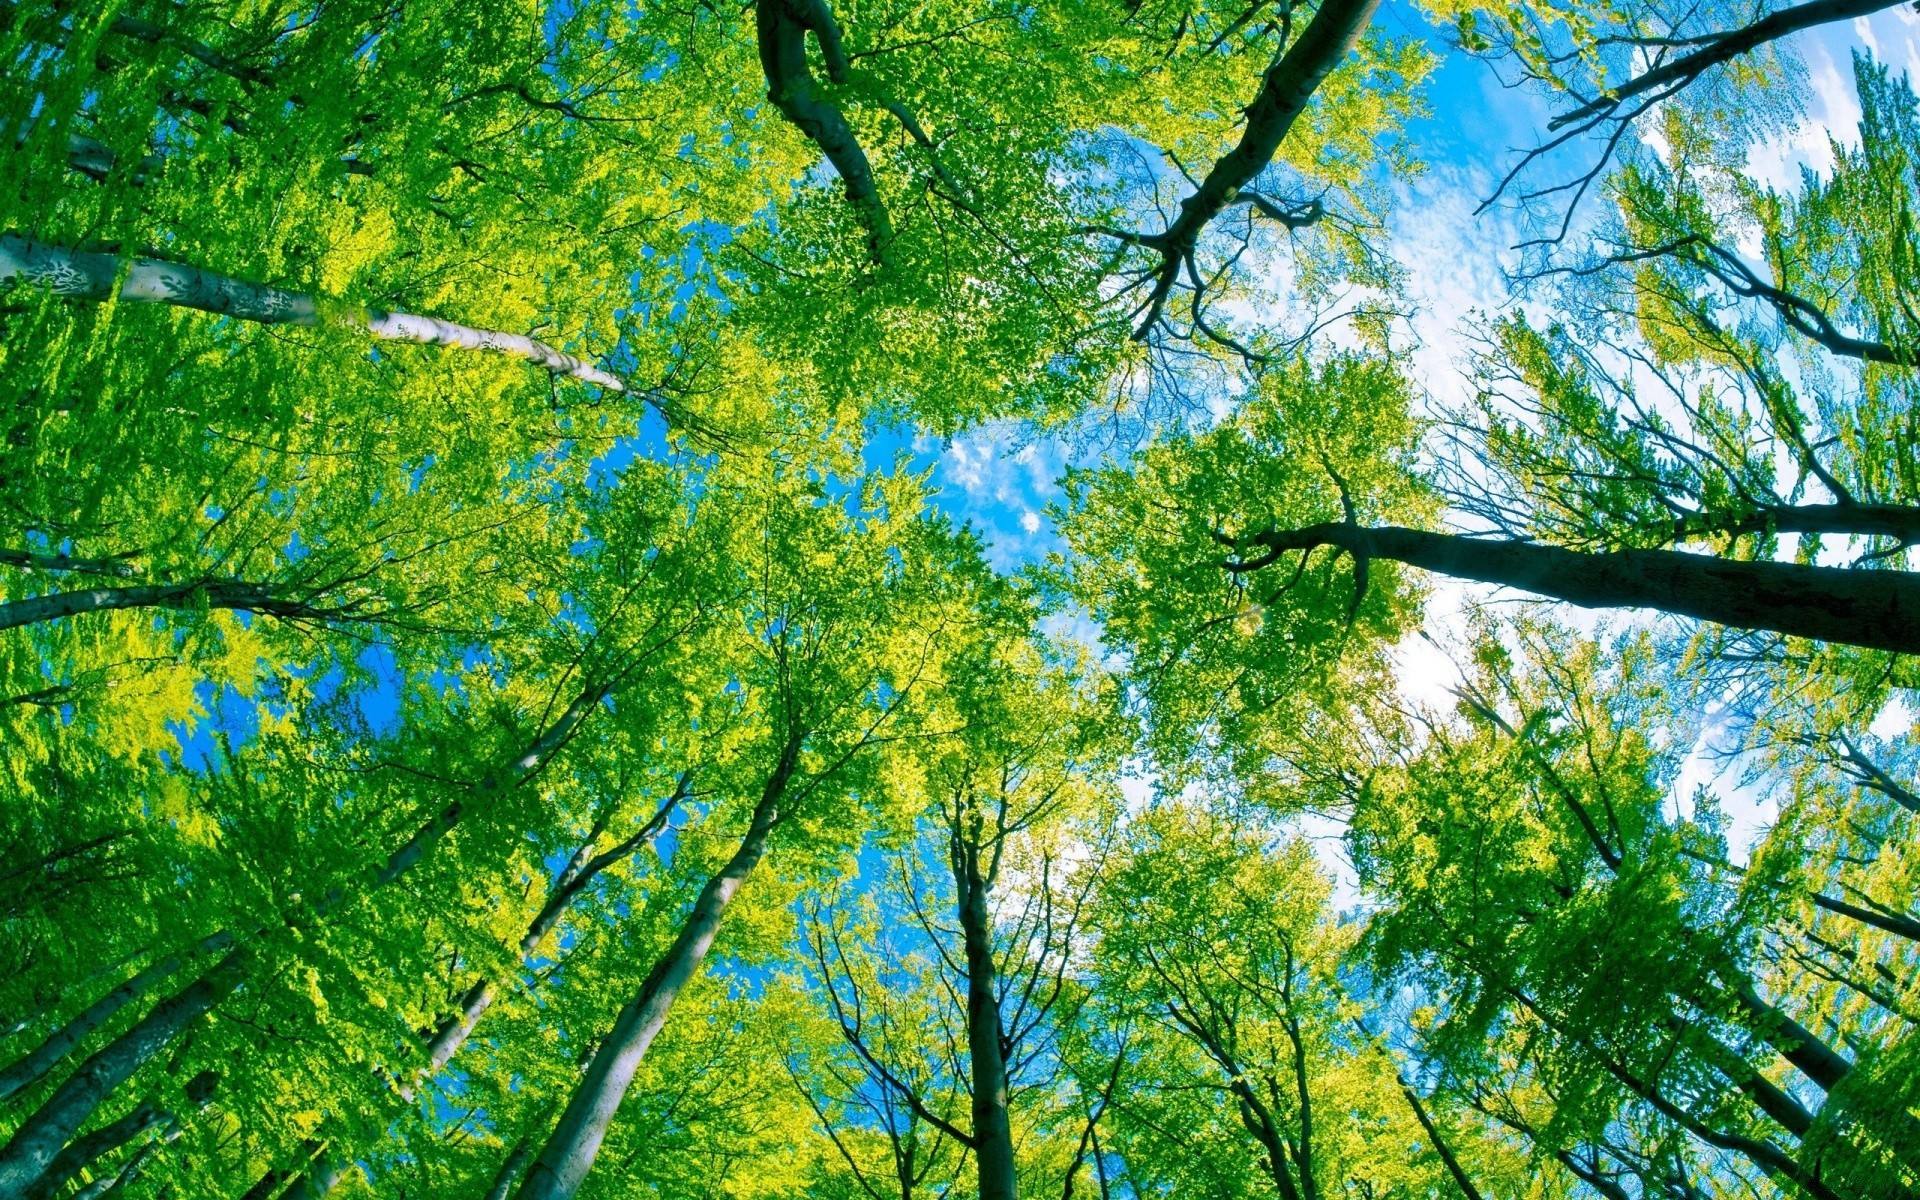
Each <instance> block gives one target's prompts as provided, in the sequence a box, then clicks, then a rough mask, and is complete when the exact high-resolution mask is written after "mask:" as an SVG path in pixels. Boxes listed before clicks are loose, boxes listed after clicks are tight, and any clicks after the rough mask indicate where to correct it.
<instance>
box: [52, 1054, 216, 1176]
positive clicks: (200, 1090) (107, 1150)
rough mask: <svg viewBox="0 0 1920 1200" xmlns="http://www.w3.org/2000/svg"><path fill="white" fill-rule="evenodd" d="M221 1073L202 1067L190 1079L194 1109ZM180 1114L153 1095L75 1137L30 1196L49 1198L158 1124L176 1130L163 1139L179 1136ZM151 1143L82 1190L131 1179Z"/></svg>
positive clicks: (190, 1100)
mask: <svg viewBox="0 0 1920 1200" xmlns="http://www.w3.org/2000/svg"><path fill="white" fill-rule="evenodd" d="M219 1082H220V1077H219V1075H217V1074H215V1073H214V1072H212V1071H202V1072H201V1073H200V1074H198V1075H196V1076H194V1077H193V1079H191V1080H189V1081H188V1083H187V1086H186V1094H187V1101H188V1103H190V1104H192V1105H193V1106H194V1110H195V1111H198V1110H200V1109H204V1108H205V1107H206V1106H207V1105H208V1104H209V1103H210V1102H211V1101H212V1100H213V1092H214V1089H215V1088H216V1087H217V1086H219ZM179 1125H180V1121H179V1118H178V1117H176V1116H175V1115H174V1114H173V1113H170V1112H167V1111H165V1110H163V1109H161V1108H160V1107H159V1105H158V1104H157V1103H155V1102H154V1101H153V1100H152V1099H151V1098H149V1099H146V1100H142V1101H141V1102H140V1103H139V1104H138V1105H136V1106H134V1110H133V1111H132V1112H130V1113H128V1114H127V1115H126V1116H124V1117H121V1118H120V1119H119V1120H117V1121H113V1122H111V1123H109V1124H107V1125H103V1126H101V1127H100V1128H99V1129H96V1130H94V1131H93V1132H92V1133H89V1134H87V1135H85V1136H84V1137H80V1138H76V1139H74V1142H73V1144H72V1145H70V1146H68V1147H67V1148H66V1149H65V1150H62V1151H61V1152H60V1153H59V1154H58V1155H56V1156H54V1160H53V1161H52V1162H51V1163H49V1164H48V1165H47V1170H46V1172H45V1173H44V1174H42V1175H41V1176H40V1179H39V1181H38V1182H37V1183H35V1184H34V1185H33V1186H32V1187H30V1188H28V1189H27V1192H26V1195H27V1197H28V1200H46V1197H48V1196H51V1195H53V1193H54V1192H55V1191H57V1190H58V1189H59V1188H60V1186H61V1185H62V1184H64V1183H66V1182H67V1181H68V1180H69V1179H72V1178H73V1177H74V1176H75V1175H78V1174H79V1173H80V1172H81V1171H82V1170H84V1169H86V1168H87V1167H90V1166H92V1165H93V1164H95V1163H97V1162H99V1161H100V1160H101V1159H102V1158H105V1157H106V1156H107V1155H109V1154H111V1153H113V1152H114V1151H115V1150H118V1149H119V1148H120V1147H122V1146H124V1145H126V1144H127V1143H128V1142H131V1141H132V1140H133V1139H135V1138H137V1137H139V1136H140V1135H141V1134H144V1133H146V1132H147V1131H148V1130H149V1129H154V1128H162V1127H166V1128H171V1129H172V1130H173V1132H172V1133H171V1135H169V1136H168V1137H165V1138H163V1139H162V1140H170V1139H171V1138H172V1137H178V1136H179V1132H178V1131H179ZM153 1145H154V1143H151V1142H150V1143H148V1145H147V1146H146V1147H145V1148H144V1149H143V1151H142V1152H141V1153H139V1154H136V1155H134V1156H133V1157H132V1158H130V1159H129V1160H128V1161H127V1162H126V1163H125V1164H123V1165H122V1167H121V1169H120V1170H118V1171H116V1172H113V1173H112V1174H110V1175H103V1176H102V1177H101V1178H100V1179H97V1180H95V1181H94V1182H93V1183H92V1184H90V1185H88V1186H87V1187H84V1188H82V1189H81V1193H80V1194H85V1193H87V1192H92V1193H94V1194H96V1195H97V1194H99V1193H101V1192H104V1191H106V1190H108V1188H110V1187H112V1186H115V1185H117V1184H118V1183H119V1182H120V1181H121V1180H123V1179H127V1180H130V1179H131V1175H130V1174H129V1172H131V1173H132V1174H135V1175H137V1174H138V1172H139V1166H138V1164H139V1163H142V1162H144V1161H145V1158H146V1151H150V1150H152V1148H153Z"/></svg>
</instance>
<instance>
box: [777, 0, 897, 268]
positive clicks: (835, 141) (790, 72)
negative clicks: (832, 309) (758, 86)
mask: <svg viewBox="0 0 1920 1200" xmlns="http://www.w3.org/2000/svg"><path fill="white" fill-rule="evenodd" d="M754 18H755V34H756V36H757V38H758V42H759V48H760V69H761V72H762V73H763V74H764V75H765V76H766V79H767V99H769V100H771V101H772V102H773V106H774V107H775V108H778V109H779V110H780V112H781V114H782V115H784V116H785V117H786V118H787V120H789V121H791V122H793V124H794V127H795V128H797V129H799V130H800V132H801V133H803V134H805V135H806V136H807V139H808V140H809V141H811V142H813V144H814V145H816V146H818V147H820V151H821V153H823V154H825V155H826V156H827V161H828V162H830V163H832V164H833V169H834V170H835V171H837V172H839V174H840V182H841V184H842V185H844V186H845V188H846V190H847V203H848V204H849V205H851V206H852V208H853V212H854V216H855V217H856V218H858V220H859V221H860V224H861V225H863V226H865V227H866V230H867V255H868V257H869V258H871V259H872V260H873V261H874V262H876V263H880V262H885V261H886V256H887V246H888V244H889V243H890V242H891V241H892V240H893V224H892V221H891V220H890V218H889V217H888V215H887V206H886V204H885V203H883V202H882V201H881V199H880V190H879V188H878V187H877V186H876V185H875V184H874V181H873V166H872V164H870V163H869V162H868V161H867V153H866V151H865V150H862V149H861V148H860V141H859V139H858V138H856V137H854V135H853V129H852V127H851V126H849V125H848V124H847V118H846V117H845V116H844V115H843V114H842V113H841V112H840V109H839V108H838V106H836V105H835V104H834V103H833V101H831V100H829V99H827V98H826V97H824V96H822V95H821V94H820V85H819V84H818V83H817V82H815V80H814V78H813V71H812V70H811V68H809V67H808V66H807V31H808V30H809V29H811V30H812V31H813V33H814V36H815V37H816V38H817V39H818V40H819V42H820V49H821V57H822V58H823V59H825V61H826V64H827V76H828V78H829V79H831V80H832V81H833V82H834V83H845V82H846V81H847V59H846V55H845V54H844V53H843V52H842V51H841V49H840V37H839V27H838V26H837V25H836V24H835V23H834V20H833V14H832V13H831V12H830V11H829V10H828V8H827V4H826V0H761V2H760V3H759V4H757V5H755V6H754Z"/></svg>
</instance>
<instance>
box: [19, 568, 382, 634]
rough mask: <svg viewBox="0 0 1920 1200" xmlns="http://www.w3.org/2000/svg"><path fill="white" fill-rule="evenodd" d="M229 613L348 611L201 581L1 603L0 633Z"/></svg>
mask: <svg viewBox="0 0 1920 1200" xmlns="http://www.w3.org/2000/svg"><path fill="white" fill-rule="evenodd" d="M202 605H204V606H205V607H207V608H225V609H233V610H236V611H241V612H253V613H260V614H263V615H265V616H273V617H296V618H298V617H307V618H313V619H328V618H338V617H342V616H347V615H350V613H349V612H348V611H347V610H333V609H326V608H321V607H318V606H316V605H314V604H312V603H309V602H308V601H305V600H296V599H293V598H292V597H290V596H286V595H284V594H281V593H280V592H278V591H276V590H275V588H274V587H273V585H272V584H265V583H246V582H243V581H241V580H238V579H202V580H196V581H194V582H191V583H143V584H129V585H126V586H123V587H98V588H78V589H75V590H73V591H70V592H49V593H47V594H46V595H44V596H28V597H26V598H25V599H21V600H9V601H6V602H4V603H0V629H14V628H18V627H19V626H22V625H37V624H39V623H40V622H42V621H55V620H58V619H60V618H61V617H71V616H76V615H78V614H80V613H90V612H114V611H117V610H120V609H127V608H198V607H201V606H202Z"/></svg>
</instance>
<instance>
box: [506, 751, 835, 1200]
mask: <svg viewBox="0 0 1920 1200" xmlns="http://www.w3.org/2000/svg"><path fill="white" fill-rule="evenodd" d="M798 759H799V747H798V745H797V744H789V746H788V747H787V748H786V749H785V751H784V752H783V753H782V754H781V757H780V761H779V762H778V764H776V765H775V767H774V770H773V774H772V775H770V776H769V777H768V779H767V784H766V787H765V788H764V789H763V790H762V792H761V795H760V802H759V804H758V805H756V806H755V807H754V810H753V820H752V822H751V824H749V825H748V826H747V832H746V836H745V837H743V838H742V839H741V841H740V846H739V848H738V849H736V850H735V851H734V852H733V857H732V858H730V859H728V860H727V863H726V865H725V866H724V867H722V868H721V869H720V871H719V873H717V874H715V875H714V876H713V877H712V878H710V879H708V880H707V883H706V886H705V887H703V888H701V889H700V895H699V898H698V899H696V900H695V901H694V905H693V911H692V912H691V913H689V914H688V915H687V919H686V922H685V923H684V924H682V925H681V926H680V932H679V933H678V934H677V935H676V936H675V937H674V939H673V945H671V946H669V947H668V948H667V952H666V953H665V954H664V955H662V956H661V957H660V960H659V961H658V962H656V963H654V965H653V969H652V970H651V971H649V972H648V973H647V978H646V981H645V982H644V983H642V984H641V986H640V994H639V995H638V996H636V997H635V998H634V1000H633V1002H632V1003H630V1004H628V1005H627V1006H626V1007H625V1008H623V1009H621V1010H620V1015H619V1017H618V1018H617V1019H615V1021H614V1024H613V1030H612V1032H610V1033H609V1034H608V1035H607V1039H606V1041H604V1042H602V1043H601V1044H600V1048H599V1050H598V1051H596V1052H595V1053H594V1056H593V1061H592V1062H591V1063H589V1064H588V1065H587V1071H586V1075H585V1077H584V1078H582V1079H581V1081H580V1085H579V1086H578V1087H577V1088H575V1089H574V1092H573V1096H572V1098H571V1099H570V1100H568V1102H567V1107H566V1111H565V1112H563V1113H561V1114H560V1121H559V1124H558V1125H556V1126H555V1127H554V1131H553V1134H552V1135H551V1136H550V1137H549V1138H548V1139H547V1144H546V1145H545V1147H543V1148H542V1149H541V1151H540V1156H539V1158H537V1159H536V1160H535V1161H534V1163H533V1165H532V1167H530V1168H529V1169H528V1171H527V1177H526V1180H525V1182H523V1183H522V1184H521V1185H520V1190H519V1192H517V1193H516V1195H517V1196H518V1197H519V1200H569V1198H570V1197H572V1196H573V1194H574V1193H575V1192H577V1191H578V1190H579V1188H580V1184H581V1182H582V1181H583V1180H585V1179H586V1177H587V1172H588V1171H589V1170H590V1169H592V1167H593V1160H594V1156H595V1155H597V1154H598V1153H599V1152H600V1143H601V1141H602V1140H604V1139H605V1137H606V1135H607V1126H608V1125H609V1124H611V1123H612V1121H613V1114H614V1113H615V1111H617V1110H618V1109H619V1107H620V1101H621V1100H622V1099H623V1098H624V1097H625V1096H626V1094H627V1086H628V1085H629V1084H630V1083H632V1082H633V1075H634V1072H635V1071H636V1070H638V1069H639V1067H640V1061H641V1059H643V1058H644V1057H646V1053H647V1048H648V1047H649V1046H651V1045H652V1044H653V1039H654V1038H655V1037H656V1036H657V1035H658V1034H659V1032H660V1029H661V1027H662V1026H664V1025H665V1024H666V1023H667V1015H668V1013H669V1012H671V1011H672V1009H673V1004H674V1001H675V1000H677V999H679V997H680V993H681V991H682V990H684V989H685V988H686V986H687V984H688V982H689V981H691V980H692V979H693V977H694V974H695V972H697V971H698V970H699V969H700V964H701V963H702V962H703V961H704V960H705V959H706V956H707V951H708V950H709V949H711V948H712V946H713V939H714V936H715V934H716V933H718V931H719V928H720V918H721V917H722V916H724V915H725V914H726V911H727V906H728V905H729V904H731V903H732V902H733V898H734V896H735V895H736V894H737V893H738V892H739V890H740V885H741V884H743V883H745V882H746V879H747V876H749V875H751V874H752V873H753V869H754V867H756V866H757V865H759V862H760V859H761V857H762V856H763V855H764V854H765V853H766V849H767V836H768V834H770V833H771V832H772V831H773V827H774V825H775V824H777V823H778V821H779V803H780V800H781V798H782V797H783V796H784V795H785V793H786V788H787V782H788V780H790V779H791V778H792V776H793V771H794V766H795V764H796V763H797V761H798Z"/></svg>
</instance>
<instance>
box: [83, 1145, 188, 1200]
mask: <svg viewBox="0 0 1920 1200" xmlns="http://www.w3.org/2000/svg"><path fill="white" fill-rule="evenodd" d="M162 1140H166V1139H161V1140H156V1141H151V1142H148V1143H147V1144H146V1145H144V1146H142V1147H140V1148H139V1149H138V1150H136V1151H134V1152H133V1156H132V1157H131V1158H129V1159H127V1161H126V1162H125V1163H124V1164H122V1165H121V1167H120V1169H119V1170H118V1171H115V1172H113V1173H112V1174H111V1175H102V1176H101V1177H100V1178H98V1179H96V1180H94V1181H93V1182H92V1183H89V1184H88V1185H87V1186H85V1187H83V1188H81V1189H80V1190H79V1191H77V1192H75V1193H74V1194H73V1195H72V1196H71V1197H69V1198H68V1200H107V1198H108V1197H111V1196H119V1195H123V1194H124V1193H125V1192H126V1190H127V1188H128V1186H130V1185H131V1184H132V1183H133V1181H134V1180H136V1179H138V1178H140V1175H141V1173H142V1172H144V1171H145V1170H146V1169H147V1164H148V1163H149V1162H152V1161H153V1156H154V1155H155V1154H158V1153H159V1152H160V1146H161V1141H162Z"/></svg>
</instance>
